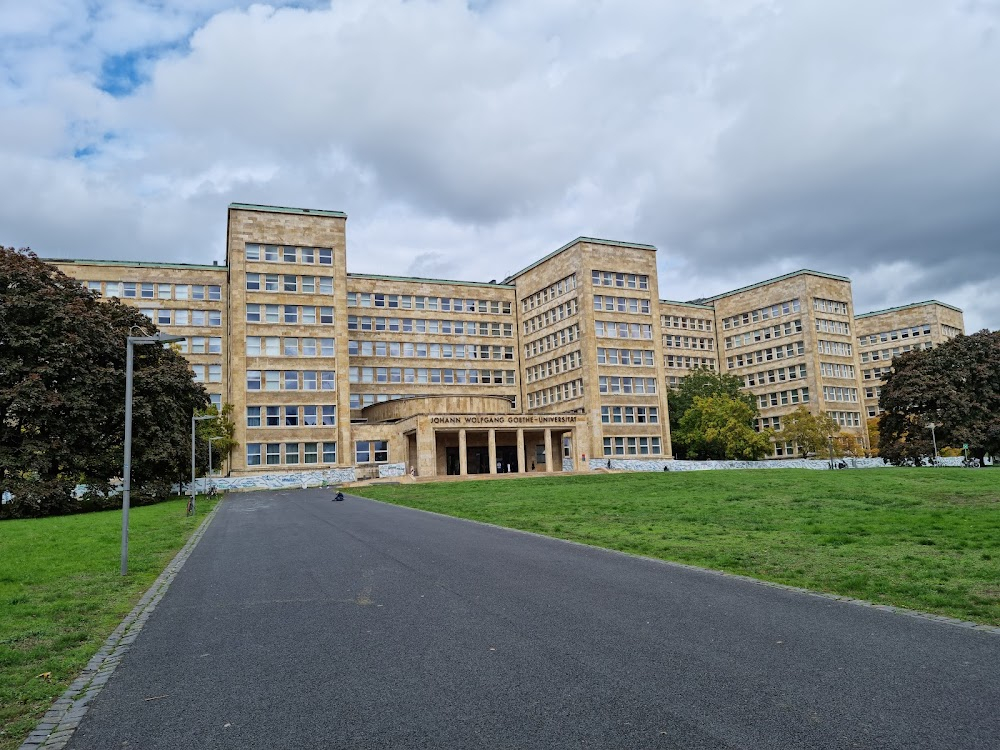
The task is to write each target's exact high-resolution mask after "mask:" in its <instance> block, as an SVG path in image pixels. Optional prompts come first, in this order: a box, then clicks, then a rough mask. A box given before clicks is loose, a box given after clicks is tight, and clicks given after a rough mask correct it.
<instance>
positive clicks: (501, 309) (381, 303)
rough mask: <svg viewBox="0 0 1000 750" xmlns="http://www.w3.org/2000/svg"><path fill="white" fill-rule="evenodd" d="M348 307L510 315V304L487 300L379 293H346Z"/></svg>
mask: <svg viewBox="0 0 1000 750" xmlns="http://www.w3.org/2000/svg"><path fill="white" fill-rule="evenodd" d="M347 306H348V307H387V308H390V309H397V308H398V309H400V310H442V311H444V312H468V313H492V314H493V315H510V314H511V303H510V302H503V301H500V300H489V299H459V298H458V297H425V296H423V295H412V294H382V293H381V292H348V293H347Z"/></svg>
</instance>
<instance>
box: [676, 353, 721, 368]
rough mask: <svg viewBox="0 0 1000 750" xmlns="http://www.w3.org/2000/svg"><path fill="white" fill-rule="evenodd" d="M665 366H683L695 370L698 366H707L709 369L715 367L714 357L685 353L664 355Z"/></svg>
mask: <svg viewBox="0 0 1000 750" xmlns="http://www.w3.org/2000/svg"><path fill="white" fill-rule="evenodd" d="M663 366H664V367H673V368H675V369H677V368H682V369H685V370H694V369H696V368H698V367H705V368H707V369H709V370H714V369H715V358H714V357H691V356H687V355H684V354H666V355H664V357H663Z"/></svg>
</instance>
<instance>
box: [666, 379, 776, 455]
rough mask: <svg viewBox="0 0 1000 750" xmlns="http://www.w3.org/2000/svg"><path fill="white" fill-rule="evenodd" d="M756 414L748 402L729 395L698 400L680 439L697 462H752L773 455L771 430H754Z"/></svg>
mask: <svg viewBox="0 0 1000 750" xmlns="http://www.w3.org/2000/svg"><path fill="white" fill-rule="evenodd" d="M755 414H756V413H755V411H754V409H752V408H751V407H750V405H749V404H747V402H746V400H745V399H742V398H733V397H732V396H729V395H726V394H719V395H715V396H704V397H703V396H695V397H694V402H693V403H692V405H691V408H689V409H688V410H687V411H686V412H685V413H684V416H683V417H682V418H681V423H680V425H679V427H678V433H677V436H678V438H679V439H681V440H683V441H684V443H685V445H687V446H688V452H689V455H692V456H693V457H696V458H715V459H720V460H738V461H750V460H755V459H758V458H761V457H763V456H766V455H767V454H769V453H770V452H771V438H772V437H773V436H774V433H773V432H772V431H771V430H764V431H762V432H757V431H756V430H754V428H753V427H752V426H751V423H752V422H753V418H754V416H755Z"/></svg>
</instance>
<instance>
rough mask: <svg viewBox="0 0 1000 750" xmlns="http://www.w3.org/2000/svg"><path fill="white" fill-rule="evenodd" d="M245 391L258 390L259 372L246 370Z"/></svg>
mask: <svg viewBox="0 0 1000 750" xmlns="http://www.w3.org/2000/svg"><path fill="white" fill-rule="evenodd" d="M247 390H248V391H259V390H260V370H247Z"/></svg>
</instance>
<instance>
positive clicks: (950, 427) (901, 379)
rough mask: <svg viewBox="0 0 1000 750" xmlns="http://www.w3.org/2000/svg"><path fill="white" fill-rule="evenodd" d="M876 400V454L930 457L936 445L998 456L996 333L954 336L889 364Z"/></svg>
mask: <svg viewBox="0 0 1000 750" xmlns="http://www.w3.org/2000/svg"><path fill="white" fill-rule="evenodd" d="M892 366H893V371H892V372H891V373H890V374H889V375H888V376H887V378H886V381H885V384H884V385H883V386H882V393H881V395H880V397H879V406H880V407H881V408H882V411H883V412H884V414H883V415H882V419H881V421H880V423H879V426H880V431H881V434H880V436H879V452H880V453H881V455H882V457H883V458H885V459H887V460H889V461H891V462H892V463H897V464H907V463H912V464H919V463H922V462H923V460H924V459H925V458H927V457H929V456H932V455H933V451H934V447H933V443H932V440H931V432H930V429H929V428H928V426H927V425H928V424H929V423H930V422H934V424H935V436H936V438H937V443H938V445H939V446H943V445H953V446H960V445H962V444H963V443H968V444H969V455H970V456H973V457H976V458H979V459H982V458H983V457H984V456H985V455H987V454H989V455H991V456H996V455H998V454H1000V331H994V332H990V331H986V330H983V331H980V332H979V333H975V334H973V335H971V336H957V337H955V338H953V339H951V340H950V341H947V342H945V343H944V344H941V345H940V346H938V347H936V348H934V349H930V350H923V351H914V352H909V353H906V354H902V355H900V356H898V357H896V358H895V359H894V360H893V361H892Z"/></svg>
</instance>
